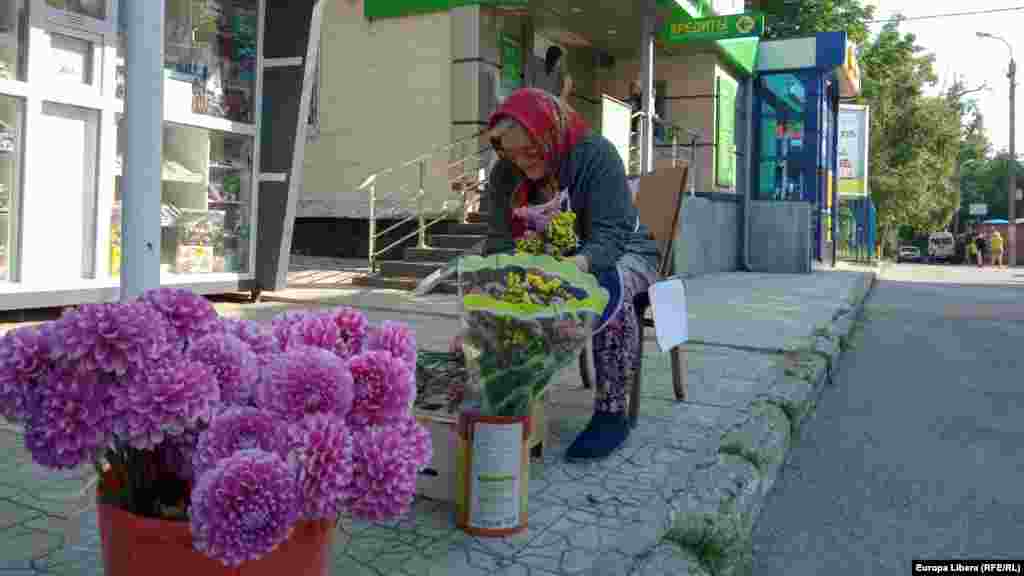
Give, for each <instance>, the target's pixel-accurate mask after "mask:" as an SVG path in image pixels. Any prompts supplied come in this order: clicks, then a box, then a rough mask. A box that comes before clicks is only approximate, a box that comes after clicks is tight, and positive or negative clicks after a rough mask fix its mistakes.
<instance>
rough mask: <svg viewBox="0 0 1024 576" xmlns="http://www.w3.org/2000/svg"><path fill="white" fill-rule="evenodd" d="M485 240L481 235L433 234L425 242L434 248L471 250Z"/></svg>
mask: <svg viewBox="0 0 1024 576" xmlns="http://www.w3.org/2000/svg"><path fill="white" fill-rule="evenodd" d="M485 240H487V236H484V235H483V234H433V235H431V236H430V238H429V239H428V240H427V244H430V245H431V246H434V247H436V248H458V249H460V250H471V249H473V248H476V246H477V245H478V244H480V243H482V242H484V241H485Z"/></svg>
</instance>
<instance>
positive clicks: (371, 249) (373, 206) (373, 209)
mask: <svg viewBox="0 0 1024 576" xmlns="http://www.w3.org/2000/svg"><path fill="white" fill-rule="evenodd" d="M367 244H368V246H367V254H369V256H368V258H367V259H368V260H369V265H370V274H373V273H374V272H376V271H377V266H376V264H377V255H376V254H375V252H376V251H377V182H376V181H374V182H373V183H372V184H370V237H369V240H368V242H367Z"/></svg>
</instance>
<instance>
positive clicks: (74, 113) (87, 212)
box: [19, 102, 100, 285]
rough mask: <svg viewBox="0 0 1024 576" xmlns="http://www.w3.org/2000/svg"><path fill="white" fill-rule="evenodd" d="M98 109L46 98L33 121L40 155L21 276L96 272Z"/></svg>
mask: <svg viewBox="0 0 1024 576" xmlns="http://www.w3.org/2000/svg"><path fill="white" fill-rule="evenodd" d="M99 120H100V113H99V111H98V110H92V109H88V108H81V107H78V106H69V105H66V104H59V103H55V102H43V105H42V113H41V114H40V115H39V116H38V117H36V118H34V119H33V124H32V135H33V137H34V138H36V141H37V142H38V143H39V144H38V145H39V153H38V154H33V155H32V158H33V160H32V167H31V170H32V175H33V176H32V178H33V186H32V190H31V194H26V195H24V201H23V202H21V210H20V217H21V218H22V219H23V220H22V222H21V223H20V224H21V226H20V230H21V234H20V238H21V241H22V244H21V246H20V248H21V250H20V252H21V255H22V258H21V262H20V264H19V270H20V272H21V277H20V280H22V281H24V282H26V283H31V284H44V283H47V284H51V285H57V283H60V282H75V281H77V280H81V279H89V278H94V277H95V273H96V208H97V174H96V173H97V164H96V159H97V158H98V157H99Z"/></svg>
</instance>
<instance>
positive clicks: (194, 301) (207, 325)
mask: <svg viewBox="0 0 1024 576" xmlns="http://www.w3.org/2000/svg"><path fill="white" fill-rule="evenodd" d="M139 302H144V303H146V304H148V305H149V306H151V307H152V308H154V309H155V310H156V311H157V312H159V313H160V314H161V315H162V316H163V317H164V319H165V320H166V321H167V323H168V324H169V325H170V332H171V334H170V338H171V339H172V340H173V341H175V342H180V343H182V344H184V343H185V342H187V341H189V340H194V339H197V338H201V337H203V336H205V335H206V334H209V333H210V332H216V331H217V330H219V329H220V323H219V322H218V316H217V311H216V310H214V308H213V305H212V304H210V302H209V301H208V300H207V299H206V298H203V297H202V296H200V295H198V294H196V293H195V292H192V291H191V290H185V289H183V288H154V289H152V290H148V291H146V292H145V293H144V294H143V295H142V296H141V297H140V298H139Z"/></svg>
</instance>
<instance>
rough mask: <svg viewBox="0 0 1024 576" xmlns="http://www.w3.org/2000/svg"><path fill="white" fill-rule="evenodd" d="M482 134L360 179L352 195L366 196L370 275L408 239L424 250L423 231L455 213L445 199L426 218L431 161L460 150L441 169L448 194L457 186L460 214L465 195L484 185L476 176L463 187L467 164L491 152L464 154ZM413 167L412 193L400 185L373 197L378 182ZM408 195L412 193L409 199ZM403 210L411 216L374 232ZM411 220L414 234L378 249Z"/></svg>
mask: <svg viewBox="0 0 1024 576" xmlns="http://www.w3.org/2000/svg"><path fill="white" fill-rule="evenodd" d="M485 133H486V131H480V132H477V133H475V134H473V135H472V136H469V137H466V138H462V139H459V140H456V141H454V142H450V143H448V144H445V145H442V146H437V147H435V148H433V149H432V150H430V151H429V152H426V153H424V154H420V155H419V156H416V157H415V158H413V159H411V160H407V161H405V162H402V163H401V164H398V165H396V166H392V167H390V168H384V169H381V170H377V171H375V172H372V173H370V174H369V175H367V176H366V178H364V179H363V181H362V182H361V183H360V184H359V186H358V187H357V188H356V191H357V192H364V191H365V192H367V193H368V195H369V234H368V236H369V238H368V250H367V260H368V261H369V268H370V270H371V271H372V272H375V271H376V268H377V261H378V259H379V257H380V256H381V255H383V254H385V253H386V252H388V251H390V250H393V249H394V248H396V247H398V246H400V245H402V244H404V243H405V242H406V241H408V240H409V239H410V238H413V237H418V241H417V245H418V246H419V247H420V248H426V247H427V241H426V240H427V234H426V233H427V230H428V229H430V228H431V227H432V226H434V225H436V224H438V223H440V222H442V221H444V220H446V219H449V218H450V217H451V216H452V214H453V213H454V212H456V211H457V210H455V209H453V208H452V207H451V204H452V203H453V201H455V199H453V198H451V197H449V198H446V199H444V201H443V203H442V205H441V210H440V213H439V214H436V215H435V217H434V218H432V219H431V218H428V217H427V215H426V211H425V209H424V205H423V202H424V200H425V198H426V183H425V180H426V166H427V162H428V161H431V160H434V159H436V158H437V157H438V156H440V155H442V154H448V153H452V152H454V151H455V150H457V149H459V150H460V152H459V157H458V158H456V159H454V160H450V161H447V162H445V168H446V169H447V171H448V176H447V178H446V179H445V180H446V182H447V186H448V190H449V192H451V191H452V190H453V189H454V187H455V185H456V184H459V185H460V190H459V192H460V195H461V200H462V202H461V206H462V209H463V210H464V209H465V206H466V199H467V195H468V194H469V193H470V192H471V191H473V190H479V189H480V188H481V186H483V185H485V184H486V177H484V178H482V179H481V177H480V176H479V175H478V176H477V177H476V178H472V180H475V185H473V186H465V183H466V182H467V181H468V180H471V178H470V169H469V163H470V162H471V161H473V160H478V159H482V158H483V157H484V156H485V155H486V154H487V153H489V152H490V151H491V150H492V147H490V146H484V147H474V148H475V149H474V150H472V151H470V152H468V153H466V152H465V149H466V145H467V144H468V143H470V142H473V141H477V140H478V139H479V138H480V136H482V135H483V134H485ZM413 166H416V167H417V170H418V172H419V174H418V176H419V182H418V184H419V185H418V187H417V188H416V190H415V191H412V190H410V186H409V185H408V184H402V185H399V186H398V187H397V188H396V189H395V190H393V191H391V192H389V193H387V194H386V195H384V196H379V195H378V194H377V184H378V183H379V181H380V180H381V179H382V178H384V177H387V176H390V175H396V174H398V173H399V172H401V171H402V170H403V169H408V168H411V167H413ZM453 171H456V173H455V174H454V175H453V173H452V172H453ZM409 192H413V193H412V194H411V195H410V194H409ZM395 196H398V197H399V199H398V201H397V202H394V203H393V206H392V208H391V209H390V210H389V211H387V212H381V210H380V208H381V207H380V206H379V204H380V203H381V201H383V200H387V199H391V198H394V197H395ZM413 203H415V204H413ZM403 207H405V208H408V209H409V211H410V212H411V213H412V214H411V215H409V216H406V217H404V218H401V219H399V220H398V221H397V222H394V223H392V224H391V225H390V226H388V227H387V228H385V229H383V230H378V228H377V224H378V222H377V221H378V220H379V219H380V218H381V217H382V216H389V215H391V214H394V213H396V212H397V211H399V210H400V209H402V208H403ZM413 220H416V221H417V225H416V228H415V230H413V231H412V232H409V233H406V234H404V235H402V237H401V238H398V239H397V240H394V241H393V242H391V243H389V244H388V245H387V246H384V247H383V248H379V247H378V242H379V241H380V240H381V239H382V237H383V236H384V235H386V234H389V233H391V232H393V231H394V230H397V229H399V228H401V227H402V226H405V225H406V224H408V223H409V222H412V221H413Z"/></svg>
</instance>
